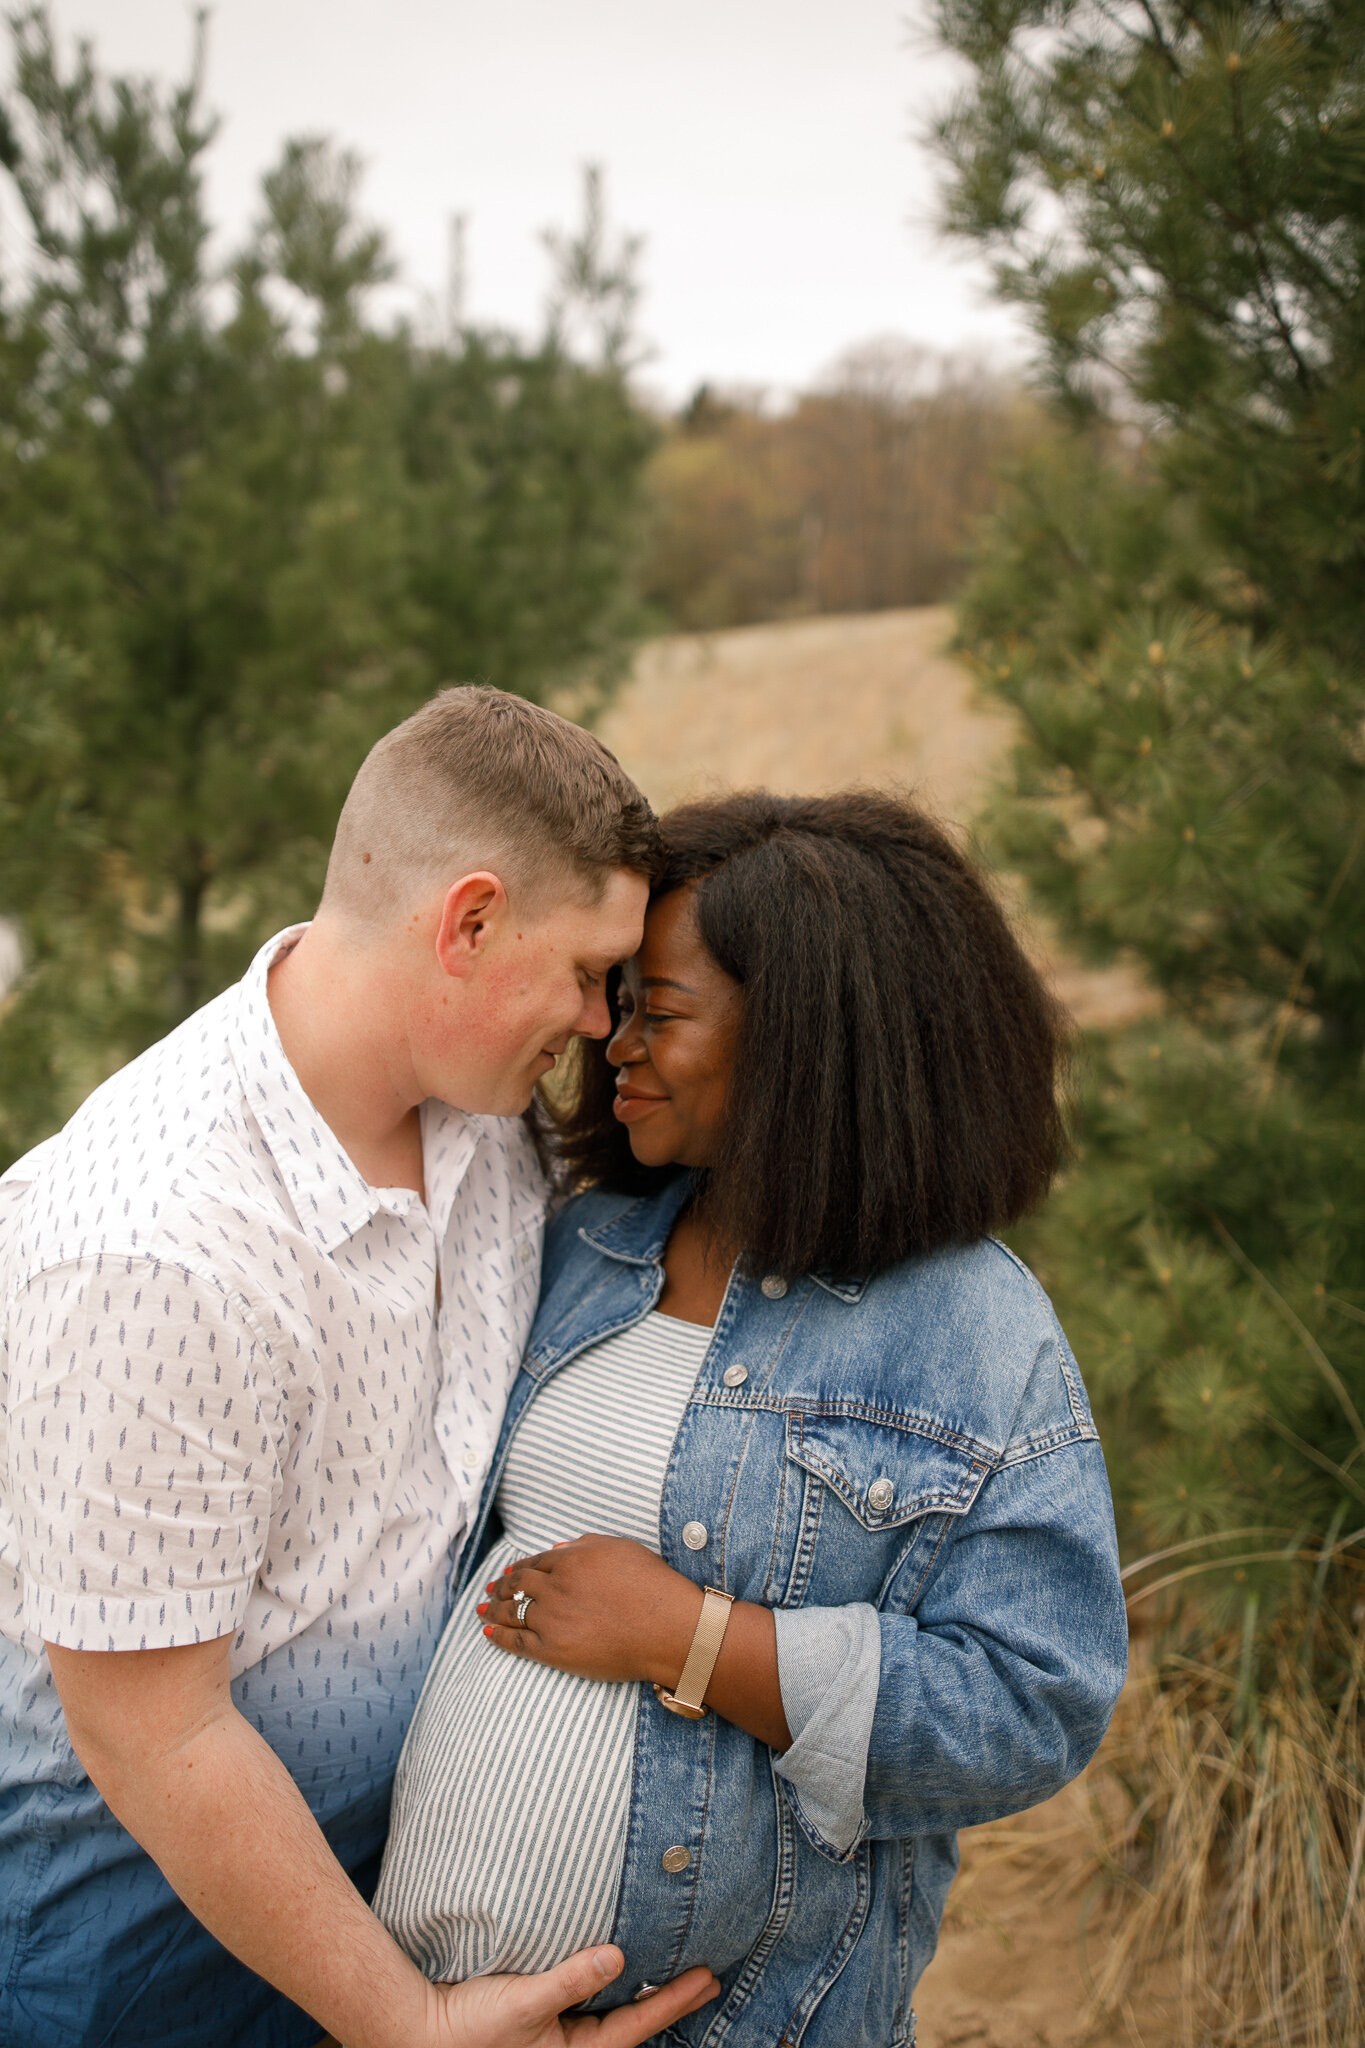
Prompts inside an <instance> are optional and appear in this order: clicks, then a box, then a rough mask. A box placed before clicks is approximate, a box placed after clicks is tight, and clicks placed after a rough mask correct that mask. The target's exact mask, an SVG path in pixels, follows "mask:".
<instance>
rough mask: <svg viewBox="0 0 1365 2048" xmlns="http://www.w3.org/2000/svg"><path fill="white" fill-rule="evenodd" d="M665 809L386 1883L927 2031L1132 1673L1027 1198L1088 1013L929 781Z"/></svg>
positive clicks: (710, 2038) (442, 1920)
mask: <svg viewBox="0 0 1365 2048" xmlns="http://www.w3.org/2000/svg"><path fill="white" fill-rule="evenodd" d="M664 833H665V839H666V842H667V846H668V866H667V870H666V872H665V873H664V875H663V877H662V879H661V880H660V882H659V884H658V886H657V888H656V890H655V893H654V896H653V899H652V903H651V907H650V911H649V915H648V919H647V922H646V927H645V937H644V944H643V947H642V950H641V952H640V953H639V954H638V956H637V957H636V958H635V960H633V961H632V962H631V963H630V964H629V965H628V966H627V968H626V969H625V970H624V973H623V975H622V977H621V984H620V987H619V990H618V991H617V992H616V1003H617V1012H618V1016H619V1024H618V1028H617V1030H616V1032H615V1035H614V1036H613V1038H612V1039H611V1041H610V1043H609V1044H608V1045H607V1047H606V1049H605V1054H603V1051H602V1049H601V1048H599V1047H596V1046H591V1045H585V1047H584V1049H583V1056H584V1064H583V1068H582V1072H581V1086H580V1091H579V1097H578V1100H577V1103H576V1106H575V1107H574V1109H573V1111H572V1113H571V1114H570V1115H569V1116H568V1118H567V1119H566V1123H565V1127H564V1129H563V1131H562V1132H561V1134H560V1150H561V1160H562V1168H563V1173H564V1177H565V1183H566V1185H567V1186H569V1187H572V1188H574V1189H576V1190H578V1192H576V1193H575V1194H574V1195H573V1197H572V1199H571V1200H569V1201H568V1202H567V1203H566V1204H565V1206H564V1207H563V1208H562V1209H561V1211H560V1213H559V1215H558V1217H557V1218H556V1220H555V1222H554V1223H553V1224H552V1226H551V1229H550V1232H549V1237H548V1241H547V1245H546V1257H545V1267H544V1281H543V1290H542V1295H541V1303H540V1309H539V1313H538V1316H537V1320H536V1323H535V1327H534V1329H533V1332H532V1336H531V1343H530V1347H529V1349H528V1351H527V1354H526V1359H525V1362H524V1365H523V1368H522V1371H521V1374H520V1376H519V1378H518V1381H517V1383H516V1386H515V1388H514V1390H513V1394H512V1399H511V1402H510V1404H509V1407H508V1411H507V1419H506V1423H505V1426H504V1429H503V1433H502V1439H501V1442H500V1445H499V1448H498V1453H497V1457H496V1459H495V1462H494V1466H493V1471H492V1475H491V1477H490V1480H489V1484H488V1489H487V1493H486V1496H485V1500H484V1503H483V1507H482V1511H481V1519H480V1525H479V1530H478V1532H477V1533H476V1535H475V1537H474V1539H473V1544H472V1547H471V1551H470V1558H471V1563H470V1565H469V1566H468V1567H467V1570H466V1584H465V1587H464V1590H463V1594H462V1596H461V1598H460V1599H459V1601H458V1603H457V1606H456V1609H455V1613H454V1616H453V1618H452V1620H451V1622H450V1625H449V1628H448V1631H447V1633H446V1635H445V1638H444V1640H443V1643H442V1646H441V1648H440V1650H439V1651H438V1653H437V1656H436V1660H435V1662H434V1664H433V1666H432V1669H431V1672H430V1675H429V1677H428V1679H427V1683H426V1688H425V1691H424V1692H423V1695H422V1698H421V1701H420V1704H419V1706H418V1708H417V1713H416V1716H415V1718H414V1720H413V1724H412V1728H411V1730H410V1733H409V1735H408V1740H407V1746H406V1748H405V1750H404V1753H403V1758H402V1762H401V1763H400V1766H399V1772H398V1780H397V1786H396V1791H395V1798H394V1807H393V1820H392V1833H391V1836H390V1841H389V1848H388V1854H387V1858H386V1861H385V1867H384V1874H383V1878H382V1880H381V1883H380V1888H379V1893H378V1896H377V1898H376V1901H375V1907H376V1911H377V1912H378V1913H379V1914H380V1916H381V1918H383V1919H385V1920H386V1921H387V1923H388V1924H389V1926H390V1927H391V1928H392V1929H393V1931H394V1933H395V1935H396V1936H397V1937H398V1939H399V1941H400V1942H402V1943H403V1944H404V1945H405V1947H406V1948H407V1949H408V1950H409V1952H410V1953H411V1954H412V1955H413V1956H414V1957H415V1958H416V1959H417V1960H418V1961H419V1962H420V1964H421V1965H422V1967H423V1968H424V1969H425V1970H426V1971H427V1972H428V1974H429V1975H430V1976H432V1977H440V1978H450V1977H464V1976H468V1975H470V1974H473V1973H477V1972H482V1971H489V1970H537V1969H540V1968H542V1967H544V1966H545V1965H547V1964H549V1963H551V1962H554V1961H557V1960H558V1959H559V1958H561V1957H562V1956H564V1955H566V1954H568V1953H569V1952H570V1951H571V1950H573V1949H577V1948H583V1947H586V1946H588V1945H589V1944H590V1943H594V1942H601V1941H607V1940H611V1941H614V1942H617V1943H619V1944H620V1946H621V1947H622V1948H623V1949H624V1951H625V1955H626V1970H625V1974H624V1975H623V1977H622V1978H621V1979H620V1980H619V1981H618V1983H617V1984H615V1985H614V1986H613V1987H612V1988H611V1990H610V1991H609V1992H606V1993H604V1994H602V1996H601V1997H600V1999H599V2000H598V2001H597V2005H598V2007H601V2008H604V2009H605V2008H606V2007H609V2006H612V2005H616V2004H620V2003H621V2002H622V2001H623V2000H625V1999H628V1998H630V1997H632V1996H643V1995H645V1993H646V1992H647V1990H648V1989H649V1988H651V1987H653V1986H655V1985H657V1984H659V1983H661V1982H663V1981H664V1980H665V1979H666V1978H669V1977H672V1976H676V1975H677V1974H678V1973H679V1972H681V1971H682V1970H684V1969H685V1968H687V1967H688V1966H689V1965H691V1964H693V1963H706V1964H709V1965H710V1966H711V1968H712V1969H714V1970H715V1971H716V1973H717V1975H718V1976H719V1977H720V1980H721V1987H722V1988H721V1995H720V1997H719V1999H718V2000H716V2001H715V2002H714V2003H713V2004H711V2005H709V2006H707V2007H706V2008H704V2009H703V2010H701V2011H699V2012H697V2013H695V2014H693V2015H692V2016H691V2017H689V2018H686V2019H683V2020H681V2021H679V2022H677V2024H676V2025H675V2027H674V2028H673V2029H672V2031H671V2032H670V2034H669V2035H668V2037H667V2038H668V2039H669V2040H671V2041H675V2042H680V2043H688V2044H694V2048H701V2044H704V2043H719V2042H720V2041H722V2040H724V2041H725V2042H726V2043H727V2044H729V2048H777V2044H781V2048H795V2044H797V2043H801V2044H803V2048H893V2044H896V2043H908V2042H910V2041H912V2040H913V2037H914V2021H913V2015H912V2012H911V1994H912V1992H913V1989H914V1985H915V1982H916V1980H917V1978H918V1977H919V1975H920V1973H921V1971H922V1970H923V1969H924V1966H925V1964H926V1963H927V1962H928V1960H929V1958H930V1956H931V1955H932V1953H933V1950H934V1945H935V1942H936V1939H937V1933H938V1926H939V1921H940V1919H941V1917H942V1912H943V1905H944V1900H945V1897H946V1894H947V1891H948V1887H949V1884H950V1883H951V1881H952V1877H953V1874H954V1871H955V1870H956V1867H957V1849H956V1831H957V1829H959V1828H961V1827H968V1826H973V1825H975V1824H977V1823H979V1822H981V1821H987V1820H992V1819H994V1818H996V1817H997V1816H999V1815H1001V1814H1007V1813H1013V1812H1017V1811H1019V1810H1020V1809H1021V1808H1023V1807H1026V1806H1031V1805H1033V1804H1035V1803H1036V1802H1037V1801H1039V1800H1042V1799H1046V1798H1047V1797H1048V1796H1049V1795H1050V1794H1051V1793H1053V1792H1055V1791H1057V1790H1058V1788H1059V1787H1060V1786H1062V1785H1063V1784H1065V1783H1066V1782H1067V1780H1068V1779H1069V1778H1071V1777H1072V1776H1074V1774H1075V1773H1076V1772H1077V1771H1079V1770H1080V1769H1081V1768H1082V1766H1083V1765H1084V1764H1085V1762H1086V1761H1087V1759H1088V1758H1089V1757H1090V1755H1091V1753H1092V1752H1093V1750H1094V1749H1095V1747H1096V1744H1097V1743H1098V1742H1099V1739H1100V1737H1101V1735H1102V1734H1103V1732H1104V1729H1105V1727H1106V1725H1107V1723H1108V1720H1109V1716H1110V1713H1111V1711H1112V1709H1113V1705H1114V1702H1115V1699H1116V1698H1117V1695H1118V1691H1119V1687H1120V1685H1121V1683H1122V1680H1123V1674H1124V1665H1125V1651H1126V1631H1125V1626H1124V1609H1123V1600H1122V1596H1121V1592H1120V1587H1119V1578H1118V1560H1117V1554H1116V1546H1115V1539H1114V1526H1113V1516H1112V1511H1111V1506H1110V1500H1109V1491H1108V1486H1107V1483H1106V1479H1105V1472H1104V1464H1103V1459H1102V1457H1101V1454H1100V1447H1099V1443H1098V1441H1097V1439H1096V1435H1095V1428H1094V1424H1093V1422H1092V1421H1091V1417H1090V1411H1089V1407H1088V1405H1087V1402H1086V1397H1085V1392H1084V1389H1083V1387H1082V1385H1081V1379H1080V1375H1079V1373H1078V1371H1077V1368H1076V1364H1075V1361H1074V1359H1073V1358H1072V1356H1071V1353H1070V1351H1069V1350H1068V1348H1067V1344H1066V1340H1065V1338H1064V1337H1063V1335H1062V1332H1061V1330H1060V1328H1059V1327H1058V1325H1057V1322H1056V1319H1055V1317H1054V1315H1053V1313H1052V1310H1051V1307H1050V1306H1049V1303H1048V1301H1047V1299H1046V1297H1045V1295H1044V1294H1043V1292H1042V1290H1041V1289H1040V1288H1039V1286H1038V1284H1037V1282H1036V1281H1035V1280H1034V1279H1033V1277H1032V1276H1031V1275H1030V1274H1029V1273H1028V1271H1027V1270H1026V1269H1025V1268H1024V1267H1023V1266H1022V1265H1021V1264H1020V1263H1019V1262H1018V1260H1017V1259H1015V1258H1014V1256H1013V1255H1012V1254H1011V1253H1010V1252H1009V1251H1007V1250H1006V1249H1005V1248H1004V1246H1003V1245H1001V1244H1000V1243H998V1242H997V1241H996V1239H995V1238H994V1237H992V1236H990V1235H989V1234H988V1233H990V1232H992V1231H994V1230H998V1229H1000V1228H1001V1227H1003V1226H1005V1225H1007V1224H1009V1223H1010V1222H1011V1221H1013V1220H1014V1219H1015V1218H1016V1217H1018V1216H1020V1215H1021V1214H1023V1213H1024V1212H1025V1211H1026V1210H1028V1209H1029V1208H1031V1207H1033V1206H1034V1205H1035V1204H1036V1203H1037V1202H1038V1201H1039V1200H1041V1198H1042V1196H1043V1195H1044V1193H1045V1192H1046V1189H1047V1186H1048V1183H1049V1180H1050V1178H1051V1175H1052V1173H1053V1171H1054V1168H1055V1165H1056V1161H1057V1156H1058V1151H1059V1146H1060V1138H1061V1129H1060V1121H1059V1113H1058V1109H1057V1103H1056V1093H1055V1089H1056V1069H1057V1063H1058V1054H1059V1034H1058V1024H1057V1020H1056V1017H1055V1014H1054V1010H1053V1006H1052V1004H1051V1001H1050V999H1049V997H1048V996H1047V994H1046V992H1045V991H1044V990H1043V988H1042V987H1041V985H1040V984H1039V982H1038V980H1037V977H1036V976H1035V974H1034V973H1033V970H1032V969H1031V967H1030V966H1029V965H1028V963H1027V961H1026V960H1025V958H1024V956H1023V954H1022V953H1021V951H1020V949H1019V947H1018V945H1017V944H1016V942H1015V940H1014V938H1013V937H1012V935H1011V934H1010V932H1009V930H1008V928H1007V926H1006V924H1005V922H1004V920H1003V918H1002V916H1001V914H1000V912H999V910H998V909H997V908H996V906H995V904H994V902H993V901H992V899H991V897H990V895H989V893H988V891H987V889H986V887H985V885H984V883H983V882H982V880H981V878H980V877H979V876H978V875H977V873H976V872H975V871H974V870H973V868H972V867H971V866H970V864H969V863H968V862H967V861H966V860H965V859H964V858H963V856H962V855H961V854H959V853H958V851H957V850H956V849H955V847H954V846H953V845H952V843H951V842H950V841H949V840H948V839H947V838H946V837H945V836H944V835H943V833H942V832H941V831H940V830H939V829H938V828H937V827H935V826H934V825H933V824H931V823H930V822H929V821H928V820H927V819H926V818H925V817H924V816H923V815H922V814H921V813H919V812H917V811H916V810H914V809H913V808H911V807H910V806H909V805H907V804H903V803H900V802H898V801H895V800H893V799H891V798H888V797H881V796H877V795H872V794H853V795H848V796H842V797H830V798H822V799H809V800H796V799H782V798H776V797H769V796H764V795H751V796H740V797H731V798H727V799H722V800H716V801H713V802H707V803H700V804H694V805H690V806H686V807H684V808H682V809H680V810H677V811H675V812H673V813H672V814H671V816H670V817H668V818H666V819H665V820H664ZM585 1532H588V1533H585ZM474 1560H477V1563H475V1562H474Z"/></svg>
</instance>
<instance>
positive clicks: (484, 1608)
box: [474, 1600, 489, 1614]
mask: <svg viewBox="0 0 1365 2048" xmlns="http://www.w3.org/2000/svg"><path fill="white" fill-rule="evenodd" d="M488 1607H489V1603H488V1601H487V1600H480V1602H479V1604H478V1606H477V1607H476V1608H475V1609H474V1612H475V1613H476V1614H487V1612H488Z"/></svg>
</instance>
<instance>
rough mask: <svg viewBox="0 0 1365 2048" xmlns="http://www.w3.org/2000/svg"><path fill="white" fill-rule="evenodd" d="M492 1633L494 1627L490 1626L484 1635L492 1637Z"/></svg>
mask: <svg viewBox="0 0 1365 2048" xmlns="http://www.w3.org/2000/svg"><path fill="white" fill-rule="evenodd" d="M492 1633H493V1630H492V1627H491V1626H490V1627H488V1628H486V1629H485V1630H484V1634H485V1635H486V1636H491V1635H492Z"/></svg>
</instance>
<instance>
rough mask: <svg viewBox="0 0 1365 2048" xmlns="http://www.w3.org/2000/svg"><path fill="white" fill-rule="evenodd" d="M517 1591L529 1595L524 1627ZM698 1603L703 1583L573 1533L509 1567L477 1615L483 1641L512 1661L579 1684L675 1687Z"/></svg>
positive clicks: (605, 1540) (650, 1555) (615, 1544)
mask: <svg viewBox="0 0 1365 2048" xmlns="http://www.w3.org/2000/svg"><path fill="white" fill-rule="evenodd" d="M516 1592H523V1593H529V1595H530V1596H531V1604H530V1606H529V1607H527V1608H526V1610H525V1611H526V1620H525V1623H524V1625H519V1624H518V1622H517V1613H516V1606H515V1604H514V1593H516ZM701 1607H702V1589H701V1587H700V1586H694V1585H693V1583H692V1581H691V1580H690V1579H685V1578H684V1577H683V1575H682V1573H681V1572H675V1571H674V1570H673V1568H672V1566H671V1565H666V1564H665V1563H664V1561H663V1559H662V1558H661V1557H659V1556H657V1555H656V1553H655V1552H654V1551H652V1550H646V1549H645V1547H644V1545H643V1544H641V1543H631V1542H630V1541H628V1539H627V1538H625V1537H623V1536H580V1537H579V1538H578V1540H577V1542H575V1543H561V1544H557V1545H556V1546H555V1548H554V1549H553V1550H545V1551H542V1552H541V1553H540V1554H539V1556H537V1557H528V1558H519V1559H518V1560H517V1561H516V1563H515V1564H509V1565H508V1567H507V1569H506V1571H505V1572H504V1573H503V1575H502V1577H501V1578H500V1579H496V1580H494V1581H493V1583H492V1584H491V1585H490V1586H489V1588H488V1598H487V1599H486V1600H485V1601H484V1602H483V1603H482V1605H481V1606H480V1608H479V1613H480V1614H481V1615H482V1617H483V1620H484V1634H485V1635H486V1636H487V1637H488V1639H489V1641H490V1642H492V1643H496V1645H497V1647H498V1648H499V1649H500V1650H509V1651H511V1652H512V1654H513V1655H515V1656H520V1657H531V1658H534V1659H535V1660H536V1662H537V1663H541V1664H553V1665H554V1667H555V1669H556V1670H557V1671H572V1672H574V1673H575V1674H576V1675H577V1676H578V1677H579V1678H611V1679H617V1680H623V1679H624V1680H629V1679H641V1680H645V1681H647V1682H650V1683H653V1684H655V1685H663V1686H673V1685H676V1683H677V1681H678V1676H679V1674H680V1672H681V1671H682V1668H683V1665H684V1663H685V1662H686V1660H687V1652H688V1650H689V1648H690V1647H691V1643H692V1636H693V1633H694V1632H695V1630H696V1626H697V1617H698V1615H699V1614H700V1613H701Z"/></svg>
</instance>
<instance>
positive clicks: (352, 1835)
mask: <svg viewBox="0 0 1365 2048" xmlns="http://www.w3.org/2000/svg"><path fill="white" fill-rule="evenodd" d="M390 1790H391V1787H390V1786H389V1785H387V1784H385V1785H384V1786H383V1787H382V1788H381V1789H378V1790H376V1791H375V1792H374V1793H373V1794H371V1795H370V1796H369V1797H368V1798H367V1799H365V1800H363V1801H361V1802H360V1803H359V1804H358V1805H357V1804H353V1805H351V1806H349V1807H348V1808H347V1811H346V1812H345V1814H343V1815H342V1816H341V1817H340V1818H339V1819H338V1820H337V1821H335V1822H333V1823H332V1824H331V1825H330V1826H325V1827H324V1830H323V1832H324V1833H325V1834H326V1836H327V1839H328V1841H329V1842H330V1844H331V1846H332V1849H333V1852H334V1853H335V1854H336V1856H337V1858H338V1860H339V1861H340V1863H341V1865H342V1867H343V1869H345V1870H346V1871H347V1872H348V1873H349V1874H350V1877H351V1879H352V1881H353V1883H355V1884H356V1885H357V1886H358V1887H359V1889H360V1891H361V1892H362V1893H363V1894H364V1896H365V1897H366V1898H369V1897H370V1895H371V1894H372V1892H373V1890H374V1887H375V1884H376V1882H377V1880H378V1876H379V1858H380V1855H381V1854H382V1851H383V1844H384V1835H385V1831H386V1829H387V1826H388V1805H389V1794H390ZM212 1852H213V1845H212V1843H211V1842H206V1843H205V1844H204V1854H205V1855H206V1856H209V1855H211V1854H212ZM321 2032H322V2029H321V2027H320V2026H319V2025H318V2023H317V2021H316V2020H313V2019H310V2018H309V2017H308V2015H307V2014H306V2013H303V2012H301V2011H300V2010H299V2008H298V2007H297V2006H296V2005H291V2004H290V2002H289V2000H288V1999H287V1998H282V1997H281V1996H280V1994H279V1992H277V1991H273V1990H272V1989H271V1987H270V1986H269V1985H268V1984H266V1983H264V1982H263V1981H262V1979H261V1978H259V1977H257V1976H256V1975H255V1974H254V1973H253V1972H252V1971H250V1970H248V1969H247V1968H246V1967H245V1965H244V1964H242V1963H239V1962H238V1961H237V1960H236V1958H235V1957H234V1956H231V1955H229V1954H228V1951H227V1950H226V1949H225V1948H224V1947H223V1946H222V1945H221V1943H219V1942H217V1941H215V1940H214V1938H213V1936H212V1935H211V1934H210V1933H208V1931H207V1930H206V1929H205V1928H204V1927H202V1926H201V1925H200V1923H199V1922H198V1921H197V1920H196V1919H195V1918H194V1916H193V1914H192V1913H190V1912H189V1911H187V1909H186V1908H185V1907H184V1906H182V1905H181V1903H180V1901H179V1899H178V1898H177V1897H176V1895H175V1893H174V1892H173V1891H172V1890H171V1888H170V1886H169V1885H168V1884H167V1882H166V1880H165V1878H164V1877H163V1876H162V1875H161V1872H160V1871H159V1870H158V1869H157V1867H156V1865H155V1864H154V1863H153V1862H152V1860H151V1858H150V1857H149V1856H147V1855H145V1854H144V1852H143V1851H142V1850H141V1849H140V1848H139V1847H138V1845H137V1843H136V1842H135V1841H134V1840H133V1838H132V1836H131V1835H130V1834H128V1832H127V1830H126V1829H124V1828H122V1827H120V1825H119V1823H118V1822H117V1821H116V1820H115V1819H114V1817H113V1815H112V1814H111V1813H110V1811H109V1809H108V1807H107V1806H106V1805H105V1804H104V1801H103V1800H102V1799H101V1798H100V1796H99V1794H98V1792H96V1790H95V1788H94V1786H93V1785H91V1784H90V1782H89V1780H88V1779H86V1780H85V1781H84V1782H82V1783H81V1784H79V1785H77V1786H74V1787H72V1786H64V1785H56V1784H50V1783H49V1784H39V1785H27V1786H17V1787H13V1788H11V1789H10V1790H7V1791H5V1792H0V2048H312V2044H313V2043H314V2042H316V2041H317V2039H318V2037H319V2035H320V2034H321Z"/></svg>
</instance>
